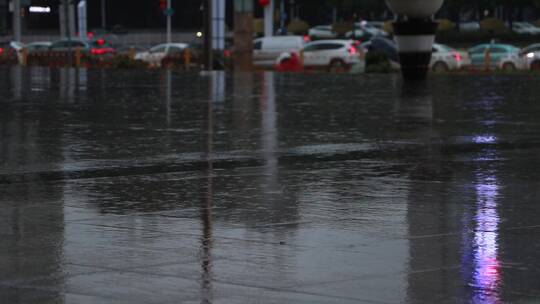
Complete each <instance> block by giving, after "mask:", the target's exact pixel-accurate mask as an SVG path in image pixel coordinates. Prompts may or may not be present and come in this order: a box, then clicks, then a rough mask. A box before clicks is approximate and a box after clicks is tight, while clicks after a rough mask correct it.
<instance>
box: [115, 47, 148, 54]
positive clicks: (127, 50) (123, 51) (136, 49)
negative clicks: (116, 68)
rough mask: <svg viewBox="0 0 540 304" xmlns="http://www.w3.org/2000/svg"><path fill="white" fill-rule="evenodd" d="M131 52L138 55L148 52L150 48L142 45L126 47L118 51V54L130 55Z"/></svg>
mask: <svg viewBox="0 0 540 304" xmlns="http://www.w3.org/2000/svg"><path fill="white" fill-rule="evenodd" d="M131 50H133V51H134V52H135V54H137V53H142V52H146V51H147V50H148V48H145V47H143V46H141V45H124V46H121V47H119V48H117V49H116V53H117V54H119V55H129V54H130V52H131Z"/></svg>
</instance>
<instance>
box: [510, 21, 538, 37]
mask: <svg viewBox="0 0 540 304" xmlns="http://www.w3.org/2000/svg"><path fill="white" fill-rule="evenodd" d="M512 30H513V31H514V32H516V33H518V34H528V35H539V34H540V28H539V27H536V26H534V25H532V24H530V23H529V22H513V23H512Z"/></svg>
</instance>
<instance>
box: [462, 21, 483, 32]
mask: <svg viewBox="0 0 540 304" xmlns="http://www.w3.org/2000/svg"><path fill="white" fill-rule="evenodd" d="M480 28H481V27H480V22H477V21H465V22H460V23H459V30H460V31H462V32H478V31H480Z"/></svg>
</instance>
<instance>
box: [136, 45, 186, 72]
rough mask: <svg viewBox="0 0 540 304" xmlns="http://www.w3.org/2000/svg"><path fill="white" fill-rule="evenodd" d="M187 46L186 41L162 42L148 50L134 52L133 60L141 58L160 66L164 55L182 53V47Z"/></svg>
mask: <svg viewBox="0 0 540 304" xmlns="http://www.w3.org/2000/svg"><path fill="white" fill-rule="evenodd" d="M187 46H188V44H187V43H163V44H158V45H156V46H154V47H152V48H150V49H149V50H148V51H144V52H140V53H137V54H135V60H141V61H144V62H147V63H149V64H151V65H154V66H161V61H162V60H163V58H165V57H166V56H172V55H174V54H178V55H180V54H182V52H183V51H184V49H185V48H186V47H187Z"/></svg>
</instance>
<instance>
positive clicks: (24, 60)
mask: <svg viewBox="0 0 540 304" xmlns="http://www.w3.org/2000/svg"><path fill="white" fill-rule="evenodd" d="M21 65H22V66H27V65H28V49H27V48H23V49H22V58H21Z"/></svg>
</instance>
